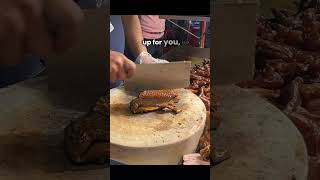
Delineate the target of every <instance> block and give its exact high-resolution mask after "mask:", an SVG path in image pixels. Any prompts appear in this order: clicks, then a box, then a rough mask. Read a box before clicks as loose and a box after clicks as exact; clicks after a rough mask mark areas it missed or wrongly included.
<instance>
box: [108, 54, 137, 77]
mask: <svg viewBox="0 0 320 180" xmlns="http://www.w3.org/2000/svg"><path fill="white" fill-rule="evenodd" d="M135 70H136V65H135V64H134V63H133V62H132V61H131V60H129V59H128V58H127V57H126V56H125V55H123V54H121V53H119V52H116V51H110V80H111V81H115V80H126V79H128V78H130V77H132V76H133V74H134V72H135Z"/></svg>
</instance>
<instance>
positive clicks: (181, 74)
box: [124, 61, 191, 92]
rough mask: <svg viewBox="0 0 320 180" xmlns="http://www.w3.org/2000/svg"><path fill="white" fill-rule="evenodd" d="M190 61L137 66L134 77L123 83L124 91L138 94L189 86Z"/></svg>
mask: <svg viewBox="0 0 320 180" xmlns="http://www.w3.org/2000/svg"><path fill="white" fill-rule="evenodd" d="M190 68H191V62H190V61H181V62H171V63H164V64H138V65H137V69H136V72H135V74H134V76H133V77H132V78H131V79H129V80H127V81H126V82H125V84H124V85H125V89H126V90H127V91H132V92H140V91H143V90H152V89H177V88H186V87H188V86H189V85H190Z"/></svg>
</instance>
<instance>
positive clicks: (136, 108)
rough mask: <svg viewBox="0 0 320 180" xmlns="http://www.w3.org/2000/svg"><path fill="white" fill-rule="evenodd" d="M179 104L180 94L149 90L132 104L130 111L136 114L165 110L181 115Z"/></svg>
mask: <svg viewBox="0 0 320 180" xmlns="http://www.w3.org/2000/svg"><path fill="white" fill-rule="evenodd" d="M178 102H179V99H178V94H177V92H176V91H175V90H148V91H142V92H141V93H140V94H139V96H138V97H137V98H135V99H133V100H132V101H131V102H130V110H131V112H132V113H134V114H139V113H147V112H153V111H157V110H164V109H169V110H171V111H173V112H175V113H179V112H181V110H180V109H177V108H176V104H177V103H178Z"/></svg>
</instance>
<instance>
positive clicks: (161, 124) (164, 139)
mask: <svg viewBox="0 0 320 180" xmlns="http://www.w3.org/2000/svg"><path fill="white" fill-rule="evenodd" d="M177 91H178V94H179V97H180V101H179V103H178V104H177V108H179V109H181V110H182V112H180V113H179V114H174V113H171V112H161V111H156V112H150V113H146V114H132V113H131V112H130V109H129V103H130V101H131V100H132V99H134V98H135V97H136V95H131V94H129V93H128V92H126V91H125V90H124V89H121V88H119V89H112V90H110V155H111V158H112V159H115V160H119V161H122V162H123V163H126V164H129V165H142V164H145V165H155V164H158V165H177V164H179V163H181V161H182V156H183V155H185V154H190V153H193V152H195V150H196V148H197V146H198V143H199V139H200V136H201V134H202V133H203V130H204V126H205V122H206V108H205V105H204V104H203V102H202V101H201V99H200V98H199V97H198V96H196V95H195V94H193V93H192V92H191V91H189V90H186V89H178V90H177Z"/></svg>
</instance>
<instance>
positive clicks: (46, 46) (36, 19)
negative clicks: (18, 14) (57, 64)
mask: <svg viewBox="0 0 320 180" xmlns="http://www.w3.org/2000/svg"><path fill="white" fill-rule="evenodd" d="M19 2H20V7H21V9H22V11H23V12H24V14H25V17H26V19H27V24H28V25H27V27H26V28H27V29H26V42H25V48H26V51H27V52H28V53H31V54H34V55H37V56H39V57H46V56H48V55H49V54H50V53H52V52H53V36H52V35H51V34H50V32H49V28H48V27H47V24H46V19H45V16H43V14H44V11H43V8H44V3H43V1H42V0H23V1H19Z"/></svg>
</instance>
